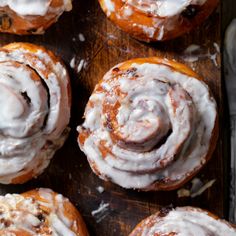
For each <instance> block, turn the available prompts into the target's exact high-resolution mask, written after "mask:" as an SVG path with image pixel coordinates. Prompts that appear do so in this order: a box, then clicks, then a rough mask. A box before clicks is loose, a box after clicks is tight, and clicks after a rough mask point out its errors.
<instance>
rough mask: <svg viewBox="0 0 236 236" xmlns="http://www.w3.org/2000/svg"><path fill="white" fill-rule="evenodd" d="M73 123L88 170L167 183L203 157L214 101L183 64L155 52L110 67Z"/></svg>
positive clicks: (160, 186) (138, 184)
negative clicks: (79, 120)
mask: <svg viewBox="0 0 236 236" xmlns="http://www.w3.org/2000/svg"><path fill="white" fill-rule="evenodd" d="M84 117H85V121H84V123H83V125H82V126H79V127H78V132H79V138H78V142H79V146H80V148H81V150H82V151H83V152H84V153H85V154H86V155H87V158H88V161H89V163H90V166H91V168H92V169H93V171H94V172H95V173H96V174H97V175H98V176H99V177H100V178H102V179H104V180H110V181H112V182H114V183H116V184H118V185H120V186H122V187H124V188H134V189H141V190H147V191H148V190H171V189H176V188H178V187H180V186H181V185H183V184H184V183H185V182H186V181H188V180H189V179H190V178H192V176H193V175H195V174H196V173H197V172H198V171H199V170H200V169H201V168H202V166H203V165H204V164H205V163H206V162H207V161H208V160H209V158H210V157H211V154H212V152H213V150H214V148H215V145H216V140H217V133H218V132H217V130H218V122H217V112H216V102H215V100H214V98H213V97H212V95H211V93H210V91H209V88H208V87H207V85H206V84H205V83H204V82H203V81H202V80H201V79H200V78H199V76H198V75H196V74H195V72H193V71H192V70H190V69H189V68H188V67H186V66H184V65H182V64H179V63H176V62H173V61H169V60H167V59H161V58H143V59H133V60H130V61H126V62H123V63H121V64H119V65H117V66H115V67H114V68H112V69H111V70H110V71H109V72H108V73H107V74H106V75H105V76H104V78H103V79H102V80H101V82H100V83H99V84H98V85H97V86H96V87H95V90H94V92H93V94H92V96H91V97H90V99H89V102H88V104H87V107H86V110H85V114H84Z"/></svg>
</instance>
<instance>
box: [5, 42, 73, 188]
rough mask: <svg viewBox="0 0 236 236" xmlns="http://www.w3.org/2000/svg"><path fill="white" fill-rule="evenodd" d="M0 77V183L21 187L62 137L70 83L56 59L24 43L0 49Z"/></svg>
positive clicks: (46, 161)
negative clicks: (19, 185) (19, 184)
mask: <svg viewBox="0 0 236 236" xmlns="http://www.w3.org/2000/svg"><path fill="white" fill-rule="evenodd" d="M0 74H1V76H0V101H1V110H0V113H1V114H0V117H1V121H0V124H1V125H0V131H1V138H0V145H1V150H2V151H1V158H0V183H4V184H10V183H14V184H18V183H24V182H26V181H28V180H29V179H31V178H33V177H37V176H38V175H39V174H41V173H42V172H43V170H44V169H45V168H46V167H47V166H48V164H49V162H50V159H51V158H52V157H53V155H54V153H55V152H56V150H58V149H59V148H60V147H61V146H62V145H63V144H64V141H65V140H66V138H67V136H68V133H69V128H68V127H67V126H68V123H69V120H70V107H71V88H70V79H69V75H68V73H67V70H66V68H65V66H64V64H63V63H62V62H61V60H60V59H59V58H58V57H56V56H55V55H54V54H53V53H52V52H51V51H49V50H47V49H45V48H44V47H41V46H38V45H34V44H29V43H11V44H8V45H6V46H4V47H2V48H0Z"/></svg>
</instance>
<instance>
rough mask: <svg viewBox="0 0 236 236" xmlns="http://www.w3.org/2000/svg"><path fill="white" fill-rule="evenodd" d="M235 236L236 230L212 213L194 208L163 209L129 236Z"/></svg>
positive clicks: (145, 220) (141, 223) (142, 222)
mask: <svg viewBox="0 0 236 236" xmlns="http://www.w3.org/2000/svg"><path fill="white" fill-rule="evenodd" d="M153 235H155V236H175V235H181V236H189V235H192V236H198V235H202V236H209V235H212V236H213V235H214V236H223V235H224V236H234V235H236V228H235V226H234V225H231V224H230V223H228V222H226V221H224V220H220V219H219V217H217V216H215V215H213V214H212V213H210V212H208V211H205V210H202V209H199V208H194V207H177V208H175V209H171V208H168V209H165V208H164V209H161V210H160V211H159V212H157V213H156V214H154V215H151V216H149V217H148V218H146V219H144V220H143V221H141V222H140V223H139V224H138V225H137V226H136V227H135V228H134V230H133V231H132V232H131V233H130V235H129V236H153Z"/></svg>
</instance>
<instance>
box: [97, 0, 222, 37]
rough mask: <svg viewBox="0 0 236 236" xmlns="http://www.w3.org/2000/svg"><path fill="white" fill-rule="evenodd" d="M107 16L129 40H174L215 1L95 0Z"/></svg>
mask: <svg viewBox="0 0 236 236" xmlns="http://www.w3.org/2000/svg"><path fill="white" fill-rule="evenodd" d="M99 2H100V5H101V7H102V9H103V11H104V12H105V13H106V15H107V17H108V18H109V19H110V20H111V21H113V22H114V23H115V24H116V25H117V26H118V27H119V28H121V29H122V30H124V31H125V32H127V33H129V34H131V35H132V36H133V37H135V38H137V39H139V40H142V41H146V42H150V41H164V40H168V39H172V38H175V37H178V36H180V35H182V34H184V33H186V32H188V31H190V30H192V29H194V28H195V27H197V26H198V25H199V24H200V23H202V22H203V21H204V20H206V18H207V17H208V16H209V15H210V14H211V13H212V11H213V10H214V9H215V8H216V6H217V4H218V0H99Z"/></svg>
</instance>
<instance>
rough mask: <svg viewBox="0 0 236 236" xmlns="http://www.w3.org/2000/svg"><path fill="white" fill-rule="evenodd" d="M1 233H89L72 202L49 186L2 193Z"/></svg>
mask: <svg viewBox="0 0 236 236" xmlns="http://www.w3.org/2000/svg"><path fill="white" fill-rule="evenodd" d="M0 212H1V214H0V221H1V224H0V235H5V236H8V235H9V236H46V235H48V236H49V235H53V236H88V232H87V229H86V226H85V224H84V222H83V219H82V217H81V216H80V214H79V212H78V211H77V210H76V208H75V207H74V206H73V205H72V204H71V203H70V201H69V200H68V199H67V198H65V197H63V196H62V195H61V194H57V193H55V192H53V191H52V190H50V189H42V188H40V189H36V190H32V191H29V192H26V193H23V194H7V195H5V196H0Z"/></svg>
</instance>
